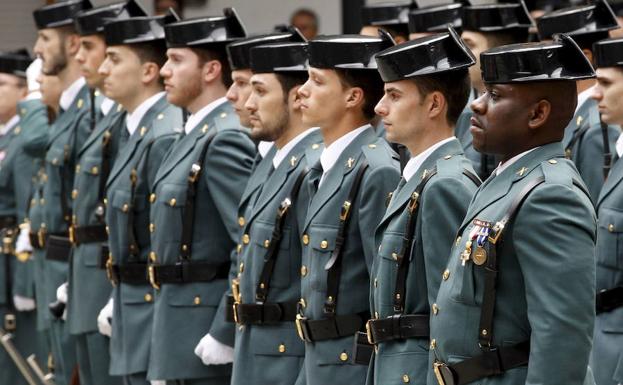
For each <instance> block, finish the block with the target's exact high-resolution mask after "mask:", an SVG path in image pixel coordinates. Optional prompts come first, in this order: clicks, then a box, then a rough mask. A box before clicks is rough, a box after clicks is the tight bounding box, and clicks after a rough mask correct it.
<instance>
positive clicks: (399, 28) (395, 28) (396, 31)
mask: <svg viewBox="0 0 623 385" xmlns="http://www.w3.org/2000/svg"><path fill="white" fill-rule="evenodd" d="M379 28H380V29H382V30H385V31H386V32H387V33H389V34H390V35H391V36H392V37H393V38H394V39H396V38H397V37H402V38H403V39H405V40H409V27H408V26H407V25H406V24H397V25H382V26H380V27H379Z"/></svg>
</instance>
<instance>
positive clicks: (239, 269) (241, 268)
mask: <svg viewBox="0 0 623 385" xmlns="http://www.w3.org/2000/svg"><path fill="white" fill-rule="evenodd" d="M238 271H239V272H240V273H242V272H244V262H240V266H238Z"/></svg>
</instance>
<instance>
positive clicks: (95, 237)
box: [71, 225, 108, 245]
mask: <svg viewBox="0 0 623 385" xmlns="http://www.w3.org/2000/svg"><path fill="white" fill-rule="evenodd" d="M71 238H72V242H73V243H74V244H76V245H79V244H83V243H96V242H106V241H107V240H108V233H107V232H106V225H92V226H76V227H72V230H71Z"/></svg>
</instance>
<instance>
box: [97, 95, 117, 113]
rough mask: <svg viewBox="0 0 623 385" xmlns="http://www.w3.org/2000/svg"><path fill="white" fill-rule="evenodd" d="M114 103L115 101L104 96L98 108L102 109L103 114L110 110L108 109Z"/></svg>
mask: <svg viewBox="0 0 623 385" xmlns="http://www.w3.org/2000/svg"><path fill="white" fill-rule="evenodd" d="M114 104H115V102H114V101H113V100H111V99H108V98H106V97H104V100H103V101H102V104H101V105H100V110H101V111H102V114H103V115H104V116H106V115H108V113H109V112H110V109H111V108H112V106H113V105H114Z"/></svg>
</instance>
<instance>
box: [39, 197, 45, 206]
mask: <svg viewBox="0 0 623 385" xmlns="http://www.w3.org/2000/svg"><path fill="white" fill-rule="evenodd" d="M39 204H40V205H41V206H43V205H44V204H45V199H43V198H41V199H39Z"/></svg>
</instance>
